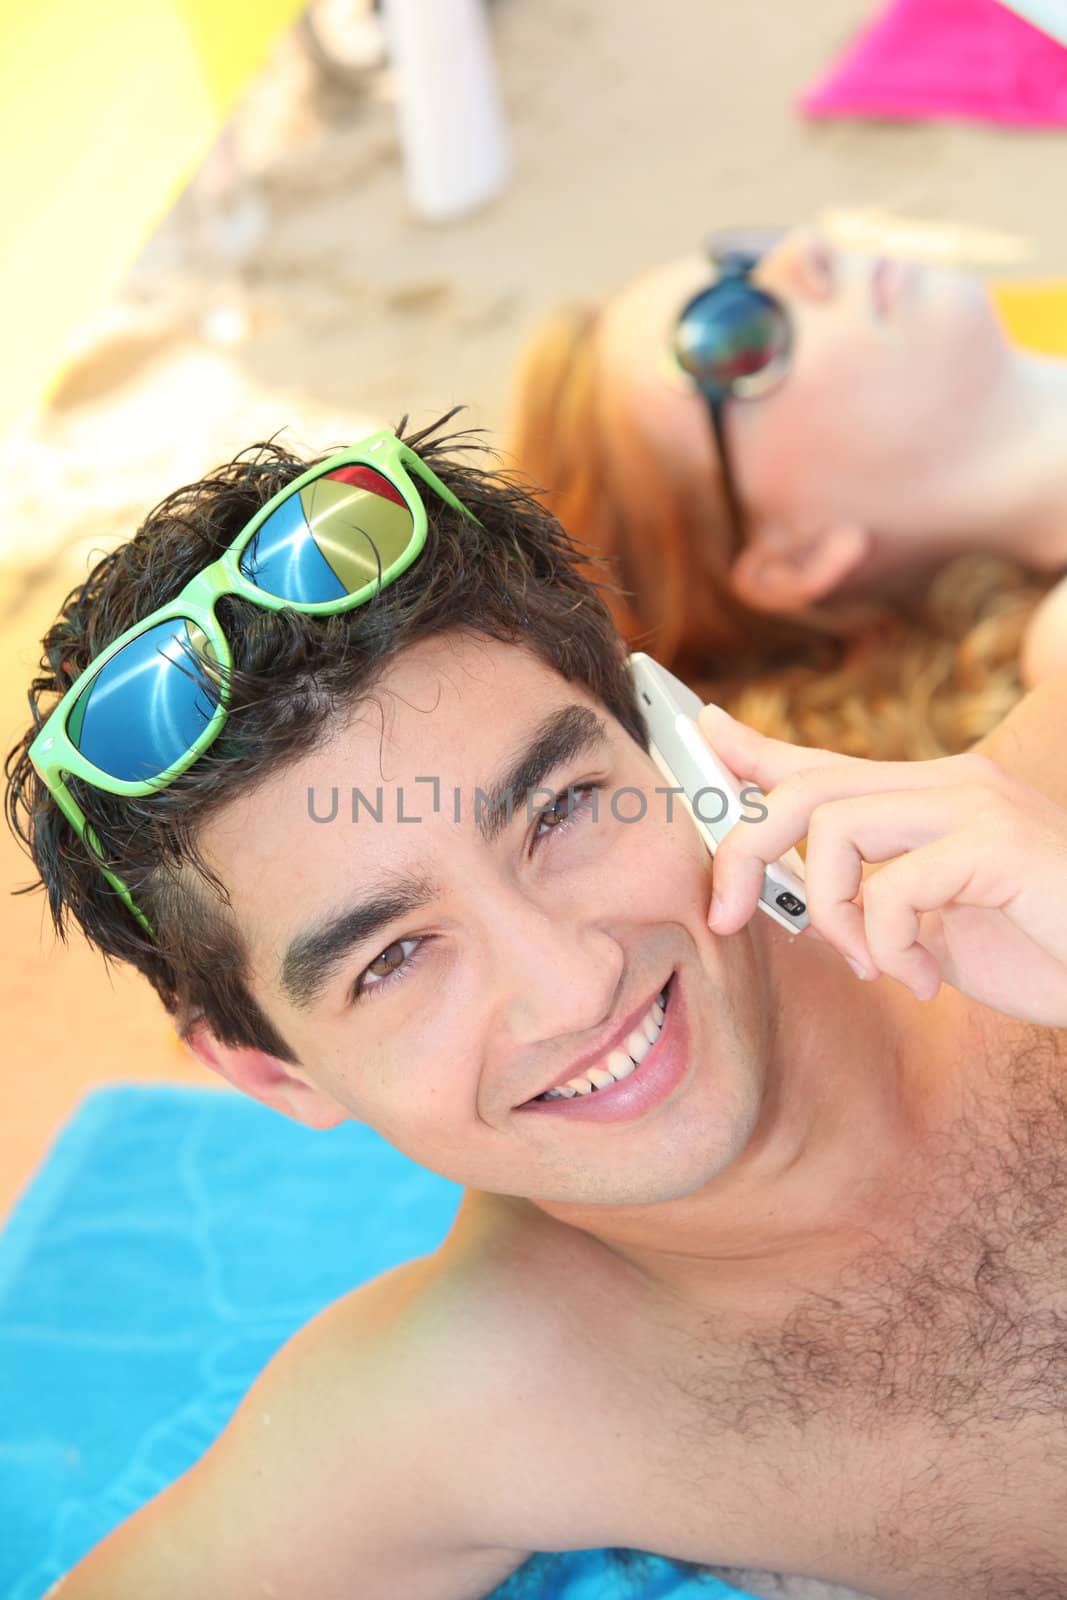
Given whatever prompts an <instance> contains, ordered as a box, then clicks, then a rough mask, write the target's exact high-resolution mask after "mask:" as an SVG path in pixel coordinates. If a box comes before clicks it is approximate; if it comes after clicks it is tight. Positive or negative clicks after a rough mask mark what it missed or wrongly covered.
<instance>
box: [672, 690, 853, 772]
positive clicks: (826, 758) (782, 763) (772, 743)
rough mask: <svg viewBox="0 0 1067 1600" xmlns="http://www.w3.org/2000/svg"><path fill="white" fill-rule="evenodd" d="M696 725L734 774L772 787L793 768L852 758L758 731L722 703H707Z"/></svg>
mask: <svg viewBox="0 0 1067 1600" xmlns="http://www.w3.org/2000/svg"><path fill="white" fill-rule="evenodd" d="M697 727H698V728H699V729H700V731H701V733H702V734H703V735H704V738H705V739H706V740H707V741H708V743H709V745H710V746H711V748H712V749H713V750H714V752H715V754H716V755H717V756H718V757H719V759H720V760H721V761H722V762H723V764H724V765H725V766H727V767H729V769H730V771H731V772H732V773H734V775H735V776H736V777H738V778H741V779H748V780H749V781H750V782H753V783H756V784H758V786H759V787H760V788H761V789H773V788H774V786H775V784H778V783H781V782H782V780H783V778H787V777H788V776H789V775H790V773H793V772H806V771H807V770H808V769H809V768H810V767H814V766H820V765H826V764H827V763H833V762H836V761H853V760H855V759H856V758H855V757H854V756H839V755H835V754H834V753H833V752H832V751H830V750H812V749H808V748H807V747H806V746H805V745H799V744H788V743H786V741H785V740H784V739H770V738H768V737H767V735H766V734H763V733H757V732H756V729H755V728H749V727H748V726H746V724H745V723H743V722H738V720H737V718H736V717H731V715H730V713H729V712H728V711H724V710H723V708H722V707H721V706H716V705H706V706H705V707H704V709H703V711H701V713H700V715H699V717H698V718H697Z"/></svg>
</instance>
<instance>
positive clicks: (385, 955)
mask: <svg viewBox="0 0 1067 1600" xmlns="http://www.w3.org/2000/svg"><path fill="white" fill-rule="evenodd" d="M394 953H395V957H396V959H395V960H394V961H393V962H392V963H391V964H390V962H389V957H390V956H392V955H394ZM382 964H384V966H385V970H384V972H376V971H375V970H374V969H375V968H376V967H379V966H381V965H382ZM403 965H404V941H403V939H395V940H394V941H393V943H392V944H387V945H386V947H385V949H384V950H383V951H382V953H381V955H380V956H375V958H374V960H373V961H372V962H371V963H370V965H369V966H368V968H367V972H368V973H369V974H370V976H371V977H372V978H388V976H389V974H390V973H391V972H395V971H396V969H397V967H402V966H403Z"/></svg>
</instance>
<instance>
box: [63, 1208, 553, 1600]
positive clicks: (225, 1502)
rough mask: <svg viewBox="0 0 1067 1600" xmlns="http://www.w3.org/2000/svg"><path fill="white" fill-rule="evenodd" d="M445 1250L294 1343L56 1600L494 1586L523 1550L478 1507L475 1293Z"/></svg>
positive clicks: (489, 1330) (379, 1284)
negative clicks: (194, 1457)
mask: <svg viewBox="0 0 1067 1600" xmlns="http://www.w3.org/2000/svg"><path fill="white" fill-rule="evenodd" d="M458 1240H459V1235H458V1234H457V1235H456V1242H455V1243H453V1245H452V1246H451V1248H450V1247H449V1246H448V1245H447V1244H446V1246H445V1247H442V1250H441V1251H439V1252H436V1253H434V1254H431V1255H428V1256H424V1257H419V1258H417V1259H415V1260H413V1261H409V1262H406V1263H404V1264H402V1265H400V1266H397V1267H395V1268H393V1269H391V1270H390V1271H387V1272H385V1273H383V1274H382V1275H381V1276H379V1277H377V1278H375V1279H373V1280H372V1281H371V1282H369V1283H366V1284H363V1285H360V1286H359V1287H357V1288H356V1289H354V1290H352V1291H351V1292H349V1293H348V1294H346V1295H343V1296H342V1297H341V1298H340V1299H338V1300H337V1301H335V1302H334V1303H333V1304H332V1305H330V1306H329V1307H327V1308H326V1309H325V1310H324V1311H322V1312H320V1313H319V1314H318V1315H317V1316H315V1317H314V1318H312V1319H311V1321H310V1322H308V1323H307V1324H306V1325H305V1326H304V1327H302V1328H301V1329H300V1330H299V1331H298V1332H297V1333H296V1334H294V1335H293V1337H292V1338H290V1339H289V1340H288V1342H287V1343H286V1344H285V1345H284V1346H283V1347H282V1348H281V1350H279V1351H278V1353H277V1354H276V1355H275V1356H274V1358H273V1359H272V1360H271V1362H270V1363H269V1364H268V1366H267V1367H266V1368H265V1369H264V1371H263V1372H262V1373H261V1374H260V1375H259V1377H258V1378H257V1379H256V1381H255V1382H254V1383H253V1385H252V1386H251V1388H250V1389H249V1391H248V1393H247V1394H246V1396H245V1398H244V1400H243V1401H242V1403H241V1405H240V1406H239V1407H238V1409H237V1412H236V1413H235V1415H234V1417H233V1419H232V1420H231V1422H230V1424H229V1425H228V1427H227V1428H226V1429H225V1430H224V1432H223V1433H222V1434H221V1435H220V1437H219V1438H218V1439H217V1440H216V1441H215V1443H214V1444H213V1445H212V1446H211V1448H210V1449H209V1450H208V1451H207V1453H206V1454H205V1455H204V1457H203V1458H202V1459H201V1460H200V1461H199V1462H198V1463H197V1464H196V1465H195V1466H194V1467H193V1468H192V1469H191V1470H190V1471H189V1472H188V1473H186V1474H185V1476H184V1477H183V1478H181V1479H179V1480H178V1481H177V1482H176V1483H174V1484H172V1485H171V1486H170V1488H169V1489H167V1490H166V1491H164V1492H163V1494H161V1495H160V1496H158V1497H157V1499H156V1500H155V1501H153V1502H151V1503H150V1504H149V1505H147V1506H146V1507H144V1508H143V1509H142V1511H141V1512H139V1513H138V1514H137V1516H135V1517H134V1518H132V1519H131V1520H130V1522H129V1523H127V1524H125V1525H123V1527H121V1528H119V1529H118V1530H116V1532H115V1533H114V1534H112V1535H111V1536H110V1538H109V1539H108V1540H105V1542H104V1544H103V1545H102V1546H99V1547H98V1549H97V1550H96V1551H94V1552H93V1553H92V1554H91V1555H90V1556H89V1557H88V1558H87V1560H86V1561H85V1562H84V1563H83V1564H82V1566H80V1567H78V1568H77V1569H75V1571H74V1573H73V1574H72V1575H71V1576H70V1577H69V1578H68V1579H67V1580H65V1581H64V1582H62V1583H61V1584H60V1585H59V1589H58V1594H59V1596H60V1597H61V1600H67V1596H68V1594H69V1596H70V1597H71V1600H97V1597H98V1596H99V1597H101V1600H102V1597H103V1596H104V1595H107V1596H108V1600H126V1597H127V1596H129V1597H130V1600H132V1597H133V1596H134V1595H135V1594H143V1593H152V1594H153V1595H154V1596H158V1597H159V1600H171V1597H172V1596H173V1597H174V1600H177V1597H178V1596H179V1595H181V1596H184V1595H185V1594H187V1593H192V1592H196V1593H197V1594H200V1595H202V1596H204V1597H205V1600H206V1597H208V1596H210V1597H211V1600H231V1597H232V1600H238V1596H243V1595H245V1594H247V1593H252V1592H255V1593H264V1594H271V1595H276V1596H278V1597H279V1600H289V1597H290V1596H292V1597H293V1600H296V1596H298V1595H299V1596H300V1600H318V1597H321V1600H335V1597H338V1600H340V1597H341V1596H346V1597H347V1596H348V1595H351V1594H355V1593H357V1592H358V1593H360V1594H362V1595H366V1596H368V1597H371V1596H379V1595H380V1596H382V1600H384V1597H385V1596H387V1595H388V1596H390V1597H391V1596H392V1595H394V1594H396V1593H404V1594H405V1595H406V1596H411V1597H412V1600H414V1597H416V1596H417V1597H418V1600H474V1597H475V1596H480V1595H484V1594H485V1593H487V1592H488V1591H489V1590H491V1589H492V1588H494V1587H495V1585H496V1584H498V1583H500V1582H502V1581H503V1580H504V1578H505V1577H507V1576H508V1574H509V1573H510V1572H512V1571H513V1570H514V1569H515V1568H516V1567H517V1566H519V1565H520V1564H521V1563H522V1561H523V1560H524V1559H525V1558H526V1556H527V1554H528V1553H529V1552H528V1551H527V1550H526V1549H522V1548H520V1549H512V1548H510V1547H505V1548H501V1547H500V1546H499V1545H498V1544H497V1543H496V1541H495V1540H494V1537H493V1534H492V1530H491V1522H492V1518H491V1505H490V1504H488V1503H486V1501H485V1500H484V1498H483V1496H484V1493H485V1488H486V1486H487V1485H488V1484H489V1483H490V1482H491V1474H489V1473H488V1472H487V1473H485V1474H482V1473H481V1472H479V1470H478V1468H479V1461H480V1456H479V1451H478V1447H477V1441H478V1438H479V1433H480V1431H481V1428H480V1424H481V1419H482V1418H483V1417H484V1416H485V1415H486V1413H487V1411H488V1408H489V1407H490V1405H491V1404H492V1397H491V1394H490V1393H489V1388H488V1387H487V1385H486V1383H485V1382H484V1381H483V1378H482V1373H481V1370H480V1366H479V1362H478V1361H477V1359H476V1358H473V1359H469V1360H467V1361H466V1362H465V1363H462V1364H460V1362H459V1356H460V1353H461V1350H462V1347H463V1339H464V1336H465V1332H466V1331H468V1330H469V1329H470V1328H472V1327H474V1326H475V1325H476V1324H477V1320H478V1317H477V1311H478V1306H479V1299H478V1294H477V1288H476V1285H474V1284H473V1282H468V1283H466V1284H465V1283H464V1282H463V1281H462V1279H463V1272H462V1268H461V1266H460V1262H461V1258H462V1257H463V1254H464V1252H463V1250H462V1249H461V1248H459V1247H458ZM480 1303H481V1309H482V1312H483V1317H482V1321H483V1323H484V1329H485V1342H484V1349H485V1350H486V1351H488V1350H490V1349H491V1348H493V1347H495V1348H496V1349H498V1350H499V1349H500V1348H501V1347H502V1341H501V1339H500V1336H499V1333H494V1332H493V1325H494V1322H495V1321H496V1320H497V1319H496V1318H494V1314H493V1305H492V1294H491V1292H490V1293H487V1294H484V1295H483V1296H482V1298H481V1302H480ZM473 1355H474V1353H473V1352H472V1356H473ZM500 1376H501V1375H500V1374H499V1372H498V1373H497V1379H498V1380H499V1378H500ZM496 1392H497V1393H498V1394H499V1393H500V1392H501V1391H500V1390H499V1389H497V1390H496ZM190 1585H191V1587H190Z"/></svg>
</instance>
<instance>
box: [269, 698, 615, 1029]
mask: <svg viewBox="0 0 1067 1600" xmlns="http://www.w3.org/2000/svg"><path fill="white" fill-rule="evenodd" d="M607 743H608V733H607V728H606V726H605V724H604V722H603V721H602V720H601V718H600V717H598V716H597V715H596V713H595V712H594V711H591V710H590V709H589V707H588V706H575V705H571V706H565V707H564V708H563V709H562V710H561V711H554V712H553V713H552V715H551V716H549V717H547V718H546V719H545V720H544V721H543V722H542V723H541V724H540V725H539V727H538V728H537V729H536V730H535V731H534V734H533V737H532V738H531V739H530V740H529V742H528V743H527V744H526V746H525V747H524V749H523V750H522V751H521V752H520V753H519V755H518V756H517V757H515V758H514V759H513V760H512V761H511V762H510V763H509V765H508V766H507V767H506V768H505V769H504V771H503V772H502V773H500V774H499V775H498V777H497V778H495V779H494V780H493V781H492V782H491V783H489V784H487V785H485V786H483V787H481V788H480V789H479V790H478V793H477V796H476V797H471V803H473V804H474V812H475V816H476V819H477V823H478V831H479V833H480V834H481V836H482V838H483V839H484V840H485V842H486V843H487V844H492V843H493V842H494V840H496V839H498V838H499V837H500V835H501V834H502V833H503V832H504V831H505V829H506V828H507V827H508V826H509V824H510V822H511V820H512V818H513V816H514V812H515V803H516V801H517V802H518V804H519V805H520V806H521V805H524V804H525V802H526V796H527V795H528V794H529V793H530V792H531V791H532V790H534V789H537V788H538V787H539V786H540V785H541V784H542V783H543V782H544V780H545V778H547V777H548V776H549V774H550V773H552V772H554V771H555V770H556V768H557V767H561V766H562V765H563V764H564V762H566V761H572V760H573V759H574V758H575V756H578V755H592V754H595V753H598V752H600V751H601V750H602V749H603V748H604V746H605V745H606V744H607ZM509 801H510V804H509ZM438 892H439V891H438V888H437V885H436V884H435V883H432V882H430V881H429V880H428V879H426V878H421V877H412V876H411V875H410V874H408V873H401V874H398V875H396V876H393V877H388V878H384V879H380V880H379V881H378V883H377V884H376V885H375V886H374V888H373V890H372V891H371V893H370V895H368V896H367V897H366V898H364V899H363V900H360V901H358V902H357V903H356V904H355V905H353V906H349V907H348V908H347V910H345V911H341V912H338V913H335V914H333V915H329V916H327V917H326V918H325V919H324V920H323V921H321V922H317V923H313V924H312V925H311V926H310V927H308V928H304V929H303V930H302V931H301V932H300V933H298V934H296V935H295V937H294V938H293V939H291V940H290V942H289V945H288V948H287V949H286V952H285V955H284V956H283V958H282V963H281V967H280V969H279V974H278V976H279V982H280V984H281V988H282V992H283V993H284V994H285V996H286V998H287V999H288V1000H290V1001H291V1002H292V1004H293V1005H294V1006H296V1007H297V1008H298V1010H301V1011H307V1010H309V1009H310V1008H311V1007H312V1006H313V1005H314V1004H315V1002H316V1000H318V998H319V996H320V995H321V994H322V991H323V989H325V987H326V985H327V984H328V983H329V981H330V979H331V978H332V976H333V974H334V973H335V972H336V970H337V968H338V967H339V966H341V965H342V964H343V963H344V962H345V961H346V960H347V959H348V956H349V954H350V953H351V950H352V948H353V947H354V946H355V945H358V944H363V943H365V942H366V941H367V940H369V939H370V938H371V937H372V936H373V935H374V934H375V933H377V931H378V930H379V928H384V927H387V926H388V925H389V924H390V923H391V922H395V921H396V920H397V918H399V917H406V916H409V915H410V914H411V913H412V912H413V911H420V910H422V909H423V907H424V906H427V905H429V904H430V903H431V902H432V901H433V900H434V899H435V898H436V896H437V894H438Z"/></svg>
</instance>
